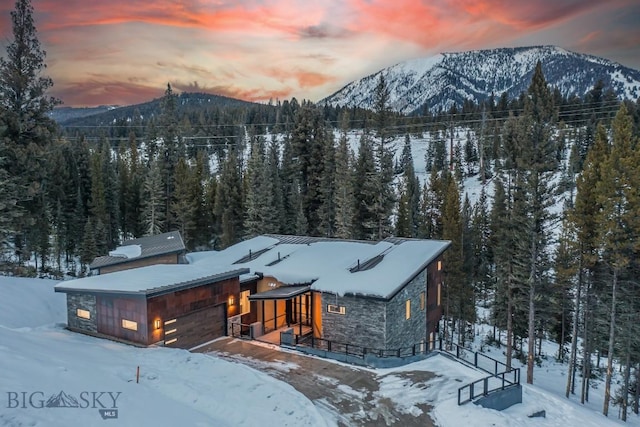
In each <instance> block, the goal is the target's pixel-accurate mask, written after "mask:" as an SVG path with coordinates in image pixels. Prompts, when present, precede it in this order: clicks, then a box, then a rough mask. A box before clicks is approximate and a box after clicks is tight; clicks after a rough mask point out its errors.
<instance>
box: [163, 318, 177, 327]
mask: <svg viewBox="0 0 640 427" xmlns="http://www.w3.org/2000/svg"><path fill="white" fill-rule="evenodd" d="M176 320H178V319H171V320H167V321H166V322H164V326H167V325H170V324H172V323H176Z"/></svg>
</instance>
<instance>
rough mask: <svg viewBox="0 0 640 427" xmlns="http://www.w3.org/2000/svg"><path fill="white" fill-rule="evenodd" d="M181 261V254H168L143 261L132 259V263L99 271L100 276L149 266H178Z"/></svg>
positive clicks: (101, 268)
mask: <svg viewBox="0 0 640 427" xmlns="http://www.w3.org/2000/svg"><path fill="white" fill-rule="evenodd" d="M179 260H180V254H177V253H176V254H166V255H157V256H152V257H148V258H143V259H135V258H132V259H131V261H127V262H123V263H120V264H116V265H109V266H105V267H100V268H99V269H98V271H99V272H100V274H107V273H113V272H115V271H122V270H129V269H131V268H138V267H146V266H148V265H156V264H178V263H179Z"/></svg>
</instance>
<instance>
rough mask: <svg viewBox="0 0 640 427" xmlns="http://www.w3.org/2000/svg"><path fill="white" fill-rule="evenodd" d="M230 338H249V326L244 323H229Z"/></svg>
mask: <svg viewBox="0 0 640 427" xmlns="http://www.w3.org/2000/svg"><path fill="white" fill-rule="evenodd" d="M231 336H232V337H234V338H249V337H250V336H251V326H250V325H247V324H244V323H231Z"/></svg>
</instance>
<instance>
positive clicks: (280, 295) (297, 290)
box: [249, 285, 311, 301]
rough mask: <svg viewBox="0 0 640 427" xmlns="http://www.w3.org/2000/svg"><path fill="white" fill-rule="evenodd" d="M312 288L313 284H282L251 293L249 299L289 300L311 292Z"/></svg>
mask: <svg viewBox="0 0 640 427" xmlns="http://www.w3.org/2000/svg"><path fill="white" fill-rule="evenodd" d="M310 288H311V285H296V286H280V287H279V288H275V289H269V290H268V291H264V292H259V293H257V294H253V295H249V301H264V300H289V299H292V298H295V297H297V296H298V295H302V294H304V293H307V292H309V289H310Z"/></svg>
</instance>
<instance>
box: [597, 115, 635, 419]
mask: <svg viewBox="0 0 640 427" xmlns="http://www.w3.org/2000/svg"><path fill="white" fill-rule="evenodd" d="M612 128H613V132H612V133H613V136H612V139H613V143H612V145H611V152H610V153H609V156H608V158H607V160H606V161H605V163H604V165H603V168H602V180H601V181H600V183H599V185H598V195H599V199H598V201H599V202H600V204H601V206H602V210H601V212H600V215H599V218H600V230H601V235H600V240H601V244H602V250H603V261H604V263H605V264H606V266H607V267H608V268H609V270H610V274H611V296H610V298H611V305H610V307H611V308H610V312H609V316H610V319H609V348H608V350H607V374H606V380H605V395H604V405H603V410H602V413H603V414H604V415H605V416H606V415H608V411H609V401H610V398H611V376H612V373H613V372H612V369H613V357H614V346H615V338H616V334H615V332H616V320H617V317H616V312H617V307H618V304H619V303H618V300H617V298H619V297H618V293H620V292H621V291H623V290H621V289H620V283H619V280H620V277H621V275H622V274H623V272H624V271H625V270H626V269H627V268H628V266H629V263H630V260H631V256H632V255H633V253H634V245H636V243H635V242H637V241H638V239H640V223H639V220H638V209H639V208H640V203H639V202H640V172H639V171H638V163H637V161H638V160H639V156H638V155H637V154H636V153H634V151H633V147H634V146H635V145H636V144H635V141H633V122H632V119H631V117H630V116H629V115H628V113H627V109H626V107H625V105H624V104H622V105H621V107H620V109H619V110H618V113H617V114H616V117H615V119H614V120H613V125H612Z"/></svg>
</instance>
